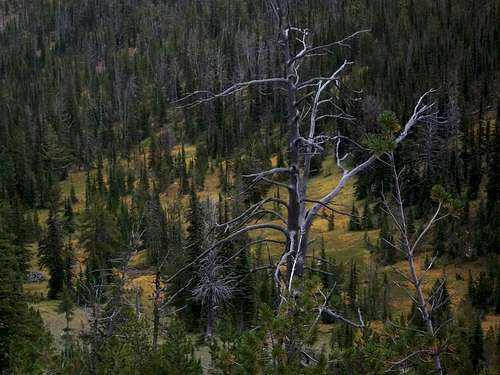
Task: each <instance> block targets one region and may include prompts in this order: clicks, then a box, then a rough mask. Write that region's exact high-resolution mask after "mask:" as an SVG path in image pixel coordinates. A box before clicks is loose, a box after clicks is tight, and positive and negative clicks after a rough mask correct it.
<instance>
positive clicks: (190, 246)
mask: <svg viewBox="0 0 500 375" xmlns="http://www.w3.org/2000/svg"><path fill="white" fill-rule="evenodd" d="M187 222H188V226H187V229H186V234H187V236H186V246H185V264H190V265H191V266H190V267H189V270H187V271H186V272H185V274H184V275H183V277H182V279H183V280H181V278H179V281H178V282H179V286H178V288H184V287H185V284H186V283H187V282H188V281H190V285H191V286H190V287H189V288H187V289H185V291H184V292H183V293H181V295H180V296H179V300H178V303H180V304H187V308H186V309H185V312H184V314H183V315H182V316H183V318H185V320H186V324H187V326H188V328H190V329H196V328H198V327H199V326H198V325H199V320H200V316H201V304H200V303H199V302H197V301H194V300H193V299H192V298H191V291H192V288H193V287H194V286H195V285H197V283H198V277H197V269H196V267H197V264H196V259H198V257H199V256H200V254H201V252H202V248H201V246H202V244H203V235H204V232H205V230H204V224H203V210H202V206H201V204H200V202H199V200H198V196H197V195H196V192H195V190H194V187H193V186H191V191H190V194H189V210H188V214H187Z"/></svg>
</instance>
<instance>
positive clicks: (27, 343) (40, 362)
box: [0, 218, 52, 374]
mask: <svg viewBox="0 0 500 375" xmlns="http://www.w3.org/2000/svg"><path fill="white" fill-rule="evenodd" d="M13 238H14V236H13V235H12V234H11V233H9V232H7V231H6V229H5V225H4V223H3V222H2V219H1V218H0V373H2V374H11V373H12V374H41V373H44V370H45V369H46V368H48V366H49V365H50V363H48V362H49V359H50V356H51V351H52V346H51V344H52V343H51V338H50V335H49V334H48V333H47V332H46V330H45V328H44V326H43V322H42V319H41V317H40V314H38V313H36V312H34V311H33V310H31V309H30V308H29V307H28V305H27V303H26V302H25V301H24V297H23V290H22V280H23V277H22V273H21V272H20V269H19V265H18V262H17V258H16V250H15V245H13Z"/></svg>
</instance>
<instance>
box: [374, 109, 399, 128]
mask: <svg viewBox="0 0 500 375" xmlns="http://www.w3.org/2000/svg"><path fill="white" fill-rule="evenodd" d="M377 124H378V125H379V126H380V127H381V128H382V129H383V130H384V132H386V133H388V134H393V133H397V132H398V131H399V130H401V124H400V123H399V120H398V117H397V116H396V114H395V113H394V112H392V111H384V112H382V113H381V114H380V115H378V117H377Z"/></svg>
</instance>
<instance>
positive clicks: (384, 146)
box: [364, 134, 396, 155]
mask: <svg viewBox="0 0 500 375" xmlns="http://www.w3.org/2000/svg"><path fill="white" fill-rule="evenodd" d="M364 145H365V146H366V147H367V148H368V149H369V150H370V151H371V152H373V153H374V154H376V155H382V154H385V153H388V152H391V151H394V149H395V148H396V144H395V143H394V141H393V139H392V138H390V137H388V136H386V135H383V134H367V135H366V137H365V140H364Z"/></svg>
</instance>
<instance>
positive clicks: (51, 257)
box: [38, 187, 65, 299]
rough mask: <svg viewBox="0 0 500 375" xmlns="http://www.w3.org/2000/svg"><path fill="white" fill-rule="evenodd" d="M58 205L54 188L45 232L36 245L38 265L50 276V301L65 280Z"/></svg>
mask: <svg viewBox="0 0 500 375" xmlns="http://www.w3.org/2000/svg"><path fill="white" fill-rule="evenodd" d="M59 205H60V195H59V189H58V188H57V187H54V188H53V189H52V192H51V200H50V208H49V216H48V218H47V230H46V233H45V234H44V236H43V239H42V240H41V241H40V243H39V245H38V256H39V259H40V264H41V265H42V266H44V267H46V268H47V269H48V270H49V274H50V279H49V291H48V297H49V298H51V299H54V298H56V297H57V296H58V295H59V293H60V292H62V290H63V285H64V279H65V277H64V258H63V253H64V249H63V246H64V245H63V228H62V224H61V219H60V217H59Z"/></svg>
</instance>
